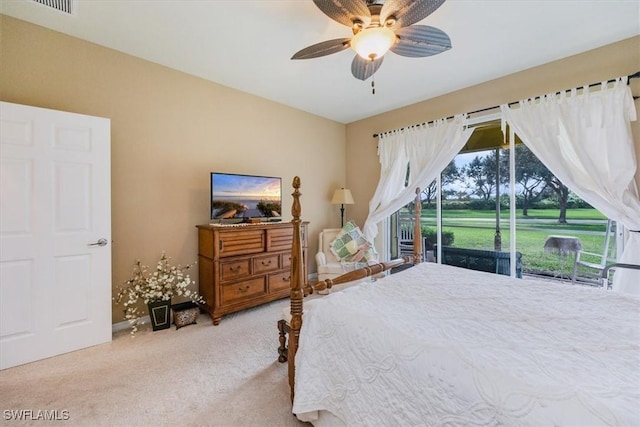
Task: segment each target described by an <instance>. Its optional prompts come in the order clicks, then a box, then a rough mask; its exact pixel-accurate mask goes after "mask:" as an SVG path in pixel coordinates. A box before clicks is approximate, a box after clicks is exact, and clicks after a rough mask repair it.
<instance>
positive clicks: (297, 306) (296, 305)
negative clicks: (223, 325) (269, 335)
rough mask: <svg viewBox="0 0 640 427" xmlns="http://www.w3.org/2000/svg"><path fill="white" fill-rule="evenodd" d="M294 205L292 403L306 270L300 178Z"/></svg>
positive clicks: (295, 189)
mask: <svg viewBox="0 0 640 427" xmlns="http://www.w3.org/2000/svg"><path fill="white" fill-rule="evenodd" d="M292 185H293V189H294V190H293V193H292V194H291V195H292V196H293V204H292V205H291V215H292V216H293V219H292V220H291V224H292V225H293V242H292V244H291V278H290V281H291V282H290V283H291V321H290V325H289V326H290V329H289V349H288V357H287V359H288V362H289V385H290V386H291V401H293V389H294V378H295V365H294V362H295V358H296V352H297V351H298V337H299V336H300V328H301V327H302V298H303V295H304V291H303V288H304V277H303V274H304V268H303V266H302V262H303V259H302V244H301V240H302V239H301V237H300V223H301V222H302V221H300V215H301V213H302V208H301V207H300V196H301V193H300V178H299V177H297V176H296V177H294V178H293V184H292Z"/></svg>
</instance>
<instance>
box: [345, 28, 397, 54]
mask: <svg viewBox="0 0 640 427" xmlns="http://www.w3.org/2000/svg"><path fill="white" fill-rule="evenodd" d="M395 42H396V35H395V33H394V32H393V31H392V30H390V29H389V28H386V27H373V28H366V29H364V30H362V31H360V32H358V34H356V35H354V36H353V38H352V39H351V43H350V44H351V48H352V49H353V50H355V51H356V53H357V54H358V55H360V56H361V57H363V58H364V59H372V60H373V59H376V58H380V57H381V56H382V55H384V54H385V53H387V51H388V50H389V48H390V47H391V46H393V44H394V43H395Z"/></svg>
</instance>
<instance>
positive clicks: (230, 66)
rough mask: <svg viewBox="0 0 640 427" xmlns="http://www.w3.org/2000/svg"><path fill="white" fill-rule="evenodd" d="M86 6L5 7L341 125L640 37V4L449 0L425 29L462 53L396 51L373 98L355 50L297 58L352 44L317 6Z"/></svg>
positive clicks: (124, 0) (178, 0) (217, 2)
mask: <svg viewBox="0 0 640 427" xmlns="http://www.w3.org/2000/svg"><path fill="white" fill-rule="evenodd" d="M76 1H77V3H76V6H77V13H76V15H75V16H70V15H67V14H63V13H60V12H57V11H54V10H51V9H49V8H47V7H45V6H42V5H40V4H37V3H35V2H34V1H33V0H0V2H1V3H0V4H1V7H0V13H3V14H6V15H10V16H14V17H16V18H19V19H22V20H25V21H29V22H32V23H35V24H38V25H42V26H44V27H48V28H51V29H53V30H56V31H60V32H63V33H66V34H69V35H72V36H75V37H78V38H81V39H85V40H89V41H91V42H94V43H97V44H99V45H103V46H107V47H110V48H113V49H116V50H119V51H121V52H125V53H128V54H131V55H134V56H137V57H140V58H144V59H147V60H149V61H152V62H155V63H158V64H162V65H165V66H167V67H171V68H174V69H177V70H180V71H184V72H186V73H189V74H193V75H196V76H199V77H202V78H204V79H208V80H211V81H214V82H217V83H220V84H223V85H225V86H230V87H232V88H235V89H239V90H241V91H244V92H248V93H251V94H255V95H258V96H261V97H264V98H267V99H270V100H273V101H276V102H279V103H282V104H285V105H289V106H291V107H294V108H297V109H300V110H304V111H308V112H310V113H313V114H317V115H319V116H322V117H326V118H329V119H332V120H335V121H338V122H341V123H349V122H353V121H355V120H359V119H362V118H366V117H369V116H372V115H375V114H379V113H382V112H385V111H388V110H392V109H395V108H398V107H402V106H405V105H409V104H413V103H415V102H419V101H422V100H426V99H429V98H432V97H435V96H439V95H442V94H444V93H448V92H451V91H454V90H457V89H461V88H464V87H468V86H471V85H474V84H477V83H481V82H484V81H487V80H491V79H495V78H498V77H501V76H504V75H507V74H511V73H514V72H517V71H520V70H524V69H527V68H530V67H533V66H536V65H539V64H543V63H546V62H550V61H553V60H556V59H559V58H563V57H566V56H570V55H574V54H577V53H580V52H584V51H586V50H590V49H593V48H596V47H599V46H603V45H606V44H609V43H612V42H615V41H618V40H622V39H625V38H628V37H632V36H634V35H638V34H640V0H580V1H579V0H447V1H446V2H445V3H444V4H443V5H442V6H441V7H440V8H439V9H438V10H436V11H435V13H433V14H432V15H431V16H429V17H427V18H426V19H424V20H423V21H421V22H420V24H422V25H431V26H434V27H437V28H439V29H441V30H443V31H444V32H446V33H447V34H448V35H449V37H450V38H451V42H452V45H453V48H452V49H451V50H450V51H448V52H445V53H442V54H440V55H436V56H432V57H427V58H405V57H401V56H398V55H395V54H393V53H388V54H387V55H385V62H384V64H383V65H382V67H381V68H380V70H379V71H378V72H377V73H376V74H375V84H376V94H375V95H372V94H371V86H370V82H369V81H366V82H362V81H360V80H357V79H355V78H354V77H353V76H352V75H351V71H350V66H351V60H352V58H353V55H354V53H353V52H352V51H351V50H347V51H343V52H340V53H337V54H333V55H330V56H326V57H323V58H316V59H310V60H302V61H291V60H290V57H291V55H293V54H294V53H295V52H297V51H298V50H300V49H302V48H304V47H306V46H308V45H311V44H314V43H318V42H321V41H324V40H328V39H333V38H341V37H350V36H351V30H350V29H349V28H347V27H345V26H343V25H340V24H338V23H337V22H335V21H333V20H332V19H330V18H328V17H327V16H326V15H324V14H323V13H322V12H321V11H320V10H319V9H318V8H317V7H316V6H315V5H314V4H313V2H312V1H306V0H262V1H250V0H228V1H227V0H76ZM363 1H364V0H363ZM639 49H640V47H639ZM584 83H585V84H586V83H591V82H584Z"/></svg>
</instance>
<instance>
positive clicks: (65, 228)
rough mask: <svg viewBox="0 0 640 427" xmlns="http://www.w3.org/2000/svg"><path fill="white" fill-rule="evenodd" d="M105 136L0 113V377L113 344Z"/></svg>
mask: <svg viewBox="0 0 640 427" xmlns="http://www.w3.org/2000/svg"><path fill="white" fill-rule="evenodd" d="M110 132H111V131H110V121H109V120H108V119H104V118H99V117H90V116H84V115H80V114H72V113H67V112H62V111H54V110H47V109H44V108H35V107H28V106H24V105H18V104H10V103H6V102H1V103H0V369H5V368H9V367H11V366H16V365H20V364H23V363H27V362H32V361H35V360H39V359H43V358H45V357H50V356H55V355H57V354H61V353H66V352H69V351H72V350H77V349H80V348H84V347H88V346H92V345H95V344H100V343H103V342H107V341H110V340H111V197H110V144H111V139H110V138H111V136H110ZM98 242H101V243H100V244H97V243H98Z"/></svg>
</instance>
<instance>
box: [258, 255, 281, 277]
mask: <svg viewBox="0 0 640 427" xmlns="http://www.w3.org/2000/svg"><path fill="white" fill-rule="evenodd" d="M278 258H279V255H278V254H275V255H269V256H263V257H256V258H253V274H260V273H266V272H268V271H275V270H278V269H279V265H278Z"/></svg>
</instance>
